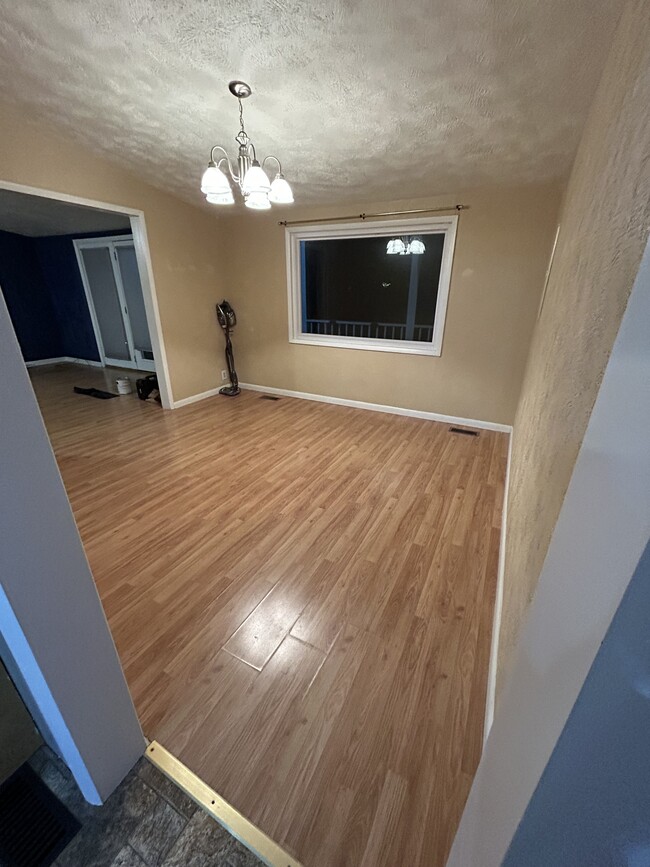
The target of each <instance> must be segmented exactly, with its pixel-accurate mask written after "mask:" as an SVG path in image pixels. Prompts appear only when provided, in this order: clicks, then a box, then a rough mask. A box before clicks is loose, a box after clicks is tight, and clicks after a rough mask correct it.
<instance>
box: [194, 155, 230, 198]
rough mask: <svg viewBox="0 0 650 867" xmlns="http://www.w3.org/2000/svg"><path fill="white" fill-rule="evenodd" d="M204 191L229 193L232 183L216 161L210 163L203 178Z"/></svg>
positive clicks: (202, 188)
mask: <svg viewBox="0 0 650 867" xmlns="http://www.w3.org/2000/svg"><path fill="white" fill-rule="evenodd" d="M201 192H202V193H206V194H207V193H217V194H218V193H229V192H230V184H229V183H228V178H227V177H226V176H225V175H224V173H223V172H222V171H221V169H220V168H218V167H217V166H216V165H215V164H214V163H212V162H211V163H208V167H207V169H206V170H205V171H204V172H203V177H202V178H201Z"/></svg>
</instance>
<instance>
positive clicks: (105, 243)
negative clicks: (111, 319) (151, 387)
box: [72, 235, 138, 370]
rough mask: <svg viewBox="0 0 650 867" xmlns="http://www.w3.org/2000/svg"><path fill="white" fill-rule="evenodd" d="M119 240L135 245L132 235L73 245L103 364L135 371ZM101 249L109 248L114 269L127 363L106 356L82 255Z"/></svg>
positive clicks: (103, 238)
mask: <svg viewBox="0 0 650 867" xmlns="http://www.w3.org/2000/svg"><path fill="white" fill-rule="evenodd" d="M117 238H120V239H121V240H125V239H128V241H129V242H130V243H133V236H131V235H105V236H104V237H101V238H74V239H73V241H72V243H73V245H74V252H75V256H76V257H77V265H78V266H79V273H80V274H81V282H82V283H83V286H84V292H85V293H86V301H87V302H88V310H89V311H90V318H91V319H92V323H93V329H94V331H95V340H96V341H97V348H98V349H99V354H100V355H101V358H102V364H103V365H104V367H106V365H107V364H111V365H114V366H117V367H127V368H131V369H133V370H135V369H136V368H137V366H138V365H137V363H136V360H135V347H134V345H133V332H132V331H131V321H130V319H129V314H128V307H127V303H126V296H125V295H124V286H123V284H122V273H121V271H120V268H119V265H118V263H117V262H116V260H115V247H114V242H115V241H116V240H117ZM101 247H107V248H108V255H109V260H110V263H111V268H112V269H113V279H114V280H115V288H116V290H117V297H118V299H119V302H120V308H121V311H120V312H121V314H122V322H123V324H124V335H125V337H126V342H127V346H128V349H129V355H130V356H131V357H130V359H129V360H127V361H125V360H124V359H123V358H110V357H109V356H108V355H107V354H106V350H105V348H104V341H103V340H102V334H101V329H100V327H99V319H98V317H97V310H96V309H95V302H94V300H93V294H92V290H91V288H90V281H89V279H88V272H87V271H86V263H85V262H84V259H83V255H82V251H83V250H91V249H100V248H101Z"/></svg>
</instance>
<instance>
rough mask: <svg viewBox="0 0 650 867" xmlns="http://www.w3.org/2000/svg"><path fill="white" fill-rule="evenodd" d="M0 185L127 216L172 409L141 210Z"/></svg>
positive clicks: (164, 395) (163, 390) (163, 395)
mask: <svg viewBox="0 0 650 867" xmlns="http://www.w3.org/2000/svg"><path fill="white" fill-rule="evenodd" d="M0 189H2V190H11V191H13V192H16V193H26V194H27V195H29V196H40V197H41V198H44V199H55V200H56V201H59V202H68V203H70V204H73V205H83V206H84V207H86V208H96V209H98V210H100V211H110V212H111V213H118V214H124V215H125V216H127V217H129V220H130V222H131V232H132V234H133V246H134V247H135V255H136V260H137V262H138V270H139V271H140V282H141V283H142V296H143V298H144V309H145V312H146V314H147V325H148V326H149V335H150V336H151V348H152V350H153V356H154V360H155V364H156V374H157V377H158V387H159V389H160V399H161V402H162V406H163V408H164V409H173V407H174V399H173V394H172V387H171V380H170V376H169V366H168V364H167V353H166V351H165V343H164V339H163V334H162V327H161V324H160V310H159V306H158V297H157V295H156V285H155V282H154V276H153V266H152V263H151V253H150V251H149V242H148V240H147V225H146V221H145V216H144V211H141V210H139V209H137V208H129V207H126V206H124V205H114V204H111V203H109V202H100V201H96V200H94V199H86V198H83V197H82V196H72V195H69V194H68V193H60V192H56V191H54V190H44V189H42V188H40V187H32V186H29V185H27V184H16V183H13V182H12V181H4V180H2V179H0Z"/></svg>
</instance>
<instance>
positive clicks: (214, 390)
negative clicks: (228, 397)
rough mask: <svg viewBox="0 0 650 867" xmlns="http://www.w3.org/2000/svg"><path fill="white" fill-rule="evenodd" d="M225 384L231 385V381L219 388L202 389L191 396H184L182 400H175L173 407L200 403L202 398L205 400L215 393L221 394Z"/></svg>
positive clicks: (225, 383)
mask: <svg viewBox="0 0 650 867" xmlns="http://www.w3.org/2000/svg"><path fill="white" fill-rule="evenodd" d="M224 385H229V383H227V382H224V383H222V384H221V385H219V386H218V387H217V388H210V389H208V391H202V392H201V393H200V394H192V395H190V397H182V398H181V399H180V400H175V401H174V402H173V403H172V409H179V408H180V407H181V406H188V405H189V404H190V403H198V402H199V401H200V400H205V399H206V397H214V396H215V394H219V391H220V390H221V389H222V388H223V387H224Z"/></svg>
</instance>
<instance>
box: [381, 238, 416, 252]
mask: <svg viewBox="0 0 650 867" xmlns="http://www.w3.org/2000/svg"><path fill="white" fill-rule="evenodd" d="M425 250H426V247H425V246H424V241H423V240H422V239H421V238H411V239H410V240H409V239H408V238H391V239H390V241H389V242H388V244H386V252H387V253H388V254H389V255H392V256H421V255H422V254H423V253H424V251H425Z"/></svg>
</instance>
